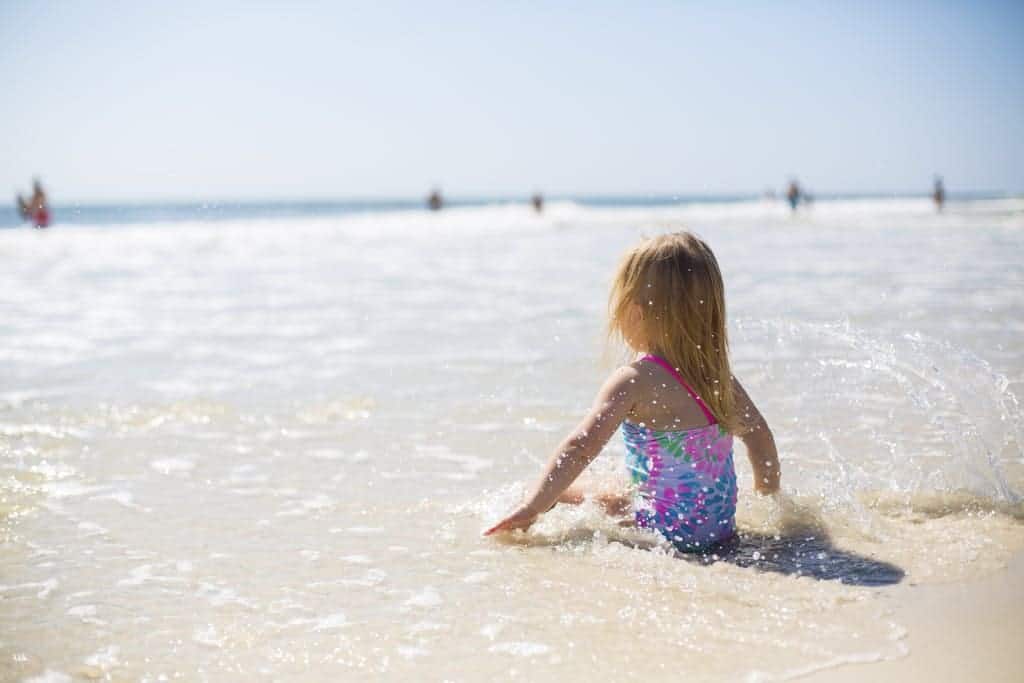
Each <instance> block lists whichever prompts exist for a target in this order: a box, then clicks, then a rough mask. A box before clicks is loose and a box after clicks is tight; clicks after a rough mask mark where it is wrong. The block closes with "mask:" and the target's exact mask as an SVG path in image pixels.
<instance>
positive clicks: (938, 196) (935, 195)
mask: <svg viewBox="0 0 1024 683" xmlns="http://www.w3.org/2000/svg"><path fill="white" fill-rule="evenodd" d="M932 201H934V202H935V210H936V211H938V212H939V213H941V212H942V206H943V204H945V203H946V188H945V187H944V186H943V185H942V176H939V175H937V176H935V187H934V189H933V190H932Z"/></svg>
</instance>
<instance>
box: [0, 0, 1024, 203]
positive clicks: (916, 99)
mask: <svg viewBox="0 0 1024 683" xmlns="http://www.w3.org/2000/svg"><path fill="white" fill-rule="evenodd" d="M0 46H2V47H0V82H2V83H3V84H4V85H5V86H6V87H5V89H4V90H3V92H2V94H0V191H2V192H7V191H10V192H13V191H14V190H15V189H18V188H21V189H24V188H25V187H26V186H27V184H28V182H29V179H30V178H31V176H32V175H33V174H35V173H38V174H40V175H41V176H42V177H43V179H44V181H45V182H46V183H47V186H48V187H49V188H50V190H51V193H52V194H53V195H54V196H55V198H56V199H57V200H58V201H60V200H61V199H65V200H67V199H71V198H73V199H78V200H102V199H155V198H219V199H230V198H292V197H294V198H304V197H325V198H326V197H337V198H345V197H418V196H421V195H422V194H424V193H425V191H426V190H427V189H428V188H429V187H430V186H431V185H432V184H435V183H436V184H439V185H441V186H442V187H443V188H444V190H445V191H446V192H447V193H448V194H451V195H455V196H458V195H462V196H469V195H481V194H500V195H523V194H526V193H529V192H531V191H532V190H534V189H535V188H540V189H543V190H545V191H546V192H548V193H550V194H561V193H649V192H650V193H688V194H693V193H706V192H749V191H753V192H758V191H760V190H762V189H764V188H766V187H776V188H778V187H780V186H781V185H782V184H783V183H784V181H785V180H786V178H787V176H788V175H790V174H796V175H798V176H799V177H800V178H801V179H802V180H804V181H805V182H806V184H807V185H808V186H809V187H810V188H811V189H813V190H816V191H818V192H820V193H824V192H829V191H852V192H866V191H915V192H920V191H927V190H928V189H929V186H930V184H931V179H932V174H933V173H936V172H938V173H942V174H944V175H945V177H946V180H947V184H948V186H949V188H950V189H951V190H952V191H954V192H955V191H957V190H997V191H1012V192H1020V191H1024V3H1022V2H981V1H973V2H960V3H952V2H930V3H916V2H890V3H876V2H849V3H841V2H809V3H798V2H756V3H755V2H750V3H733V2H722V3H719V2H711V3H708V2H677V3H668V2H666V3H627V2H623V3H615V4H611V3H609V4H605V3H600V2H581V3H555V2H552V3H540V2H537V3H528V2H516V3H512V2H508V3H496V2H479V3H474V2H451V3H449V2H424V1H422V0H421V1H419V2H408V3H386V2H363V3H359V4H355V3H352V4H348V3H322V4H320V3H292V2H276V3H270V2H266V3H264V2H247V3H233V2H191V1H189V0H184V1H183V0H178V1H176V2H159V3H157V2H154V3H147V2H131V3H113V2H110V3H104V2H77V3H70V2H68V3H65V2H52V3H51V2H28V1H26V2H21V1H12V0H0Z"/></svg>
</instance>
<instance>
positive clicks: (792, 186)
mask: <svg viewBox="0 0 1024 683" xmlns="http://www.w3.org/2000/svg"><path fill="white" fill-rule="evenodd" d="M800 197H801V192H800V185H799V183H797V182H796V179H795V178H794V179H793V180H790V181H789V187H788V188H786V201H788V202H789V208H790V209H792V210H793V211H796V207H797V204H799V203H800Z"/></svg>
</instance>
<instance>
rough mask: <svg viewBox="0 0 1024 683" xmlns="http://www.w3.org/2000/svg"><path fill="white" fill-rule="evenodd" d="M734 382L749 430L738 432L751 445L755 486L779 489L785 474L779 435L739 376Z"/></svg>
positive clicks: (765, 490)
mask: <svg viewBox="0 0 1024 683" xmlns="http://www.w3.org/2000/svg"><path fill="white" fill-rule="evenodd" d="M733 386H734V388H735V391H736V406H737V408H738V409H739V413H740V415H741V416H742V418H743V420H742V422H743V425H744V430H745V431H744V432H742V433H740V434H737V436H738V437H740V439H741V440H742V441H743V445H744V446H746V447H747V457H748V458H749V459H750V468H751V469H752V470H753V472H754V490H755V491H757V492H758V493H766V494H767V493H775V492H776V491H778V490H779V481H780V479H781V478H782V469H781V468H780V466H779V453H778V450H776V448H775V437H774V436H773V435H772V430H771V429H770V428H769V427H768V422H767V421H766V420H765V419H764V416H763V415H761V411H759V410H758V409H757V406H755V405H754V402H753V401H752V400H751V399H750V396H749V395H748V394H747V392H746V390H745V389H744V388H743V385H742V384H740V381H739V380H738V379H736V378H733Z"/></svg>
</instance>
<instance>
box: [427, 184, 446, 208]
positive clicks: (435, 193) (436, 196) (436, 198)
mask: <svg viewBox="0 0 1024 683" xmlns="http://www.w3.org/2000/svg"><path fill="white" fill-rule="evenodd" d="M427 206H428V207H429V208H430V210H431V211H440V210H441V207H443V206H444V200H443V199H441V190H439V189H437V188H436V187H435V188H434V189H433V190H431V192H430V195H429V196H428V197H427Z"/></svg>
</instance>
